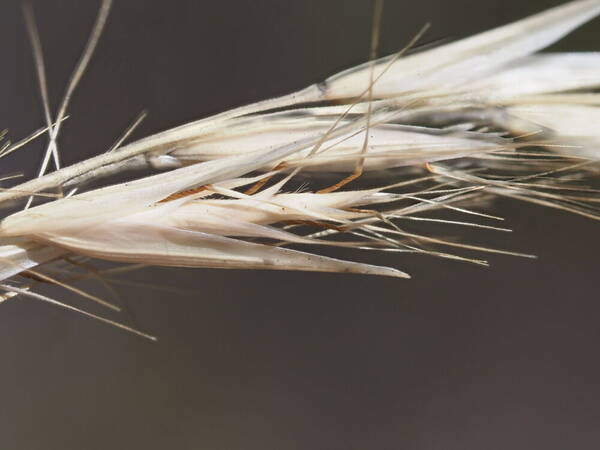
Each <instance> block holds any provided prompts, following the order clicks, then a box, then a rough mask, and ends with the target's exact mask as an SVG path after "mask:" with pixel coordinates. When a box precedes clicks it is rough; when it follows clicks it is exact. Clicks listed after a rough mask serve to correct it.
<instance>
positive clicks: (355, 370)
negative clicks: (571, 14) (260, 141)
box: [0, 0, 600, 450]
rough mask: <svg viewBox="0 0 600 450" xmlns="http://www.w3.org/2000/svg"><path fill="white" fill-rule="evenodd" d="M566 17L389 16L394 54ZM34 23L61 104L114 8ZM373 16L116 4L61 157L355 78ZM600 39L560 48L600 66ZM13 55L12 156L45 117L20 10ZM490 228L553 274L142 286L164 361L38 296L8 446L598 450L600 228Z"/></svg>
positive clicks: (6, 385) (5, 337) (8, 316)
mask: <svg viewBox="0 0 600 450" xmlns="http://www.w3.org/2000/svg"><path fill="white" fill-rule="evenodd" d="M559 3H561V2H559V1H556V0H535V1H533V0H530V1H528V2H523V1H521V0H485V1H481V0H477V1H476V0H453V1H442V0H419V1H416V2H409V1H394V0H388V1H387V2H386V4H385V7H384V21H383V26H382V45H381V53H382V54H383V53H391V52H393V51H395V50H397V49H399V48H401V47H402V46H404V45H405V44H406V42H408V41H409V39H410V38H411V37H412V36H413V35H414V34H415V33H416V32H417V31H418V29H419V28H420V27H421V26H422V25H423V24H424V23H425V22H428V21H430V22H432V25H433V26H432V30H431V31H430V32H429V34H428V37H427V40H434V39H438V38H451V39H452V38H458V37H461V36H465V35H469V34H472V33H475V32H479V31H483V30H485V29H488V28H490V27H493V26H497V25H501V24H503V23H506V22H509V21H512V20H516V19H518V18H521V17H524V16H526V15H528V14H531V13H534V12H536V11H539V10H542V9H544V8H547V7H551V6H555V5H557V4H559ZM33 4H34V7H35V11H36V14H37V19H38V22H39V27H40V33H41V37H42V41H43V45H44V50H45V55H46V60H47V64H48V81H49V87H50V95H51V100H52V104H53V107H54V108H56V105H57V104H58V102H59V100H60V97H61V95H62V92H63V89H64V86H65V82H66V80H67V78H68V76H69V73H70V71H71V69H72V67H73V65H74V63H75V61H76V59H77V58H78V55H79V53H80V51H81V49H82V47H83V44H84V42H85V40H86V38H87V33H88V31H89V29H90V27H91V25H92V23H93V20H94V17H95V14H96V8H97V4H98V3H97V2H96V1H88V0H86V1H81V0H60V1H59V0H56V1H50V0H37V1H34V2H33ZM371 14H372V4H371V2H369V1H358V0H353V1H349V0H338V1H319V0H303V1H281V0H268V1H267V0H259V1H197V0H194V1H192V0H189V1H183V0H181V1H149V0H117V1H115V5H114V9H113V11H112V13H111V16H110V18H109V22H108V24H107V27H106V32H105V34H104V36H103V38H102V40H101V42H100V45H99V47H98V51H97V53H96V56H95V57H94V59H93V61H92V63H91V67H90V70H89V72H88V74H87V75H86V76H85V78H84V79H83V81H82V83H81V86H80V88H79V90H78V91H77V93H76V96H75V98H74V100H73V104H72V108H71V109H70V114H71V118H70V119H69V120H68V122H67V123H66V124H65V126H64V133H63V138H62V140H61V142H62V149H63V152H64V153H63V154H64V159H65V161H66V162H75V161H78V160H80V159H82V158H85V157H88V156H91V155H94V154H97V153H98V152H100V151H103V150H104V149H106V148H107V147H109V146H110V144H111V143H112V142H113V141H114V139H115V138H116V137H117V136H118V135H119V134H120V133H121V131H122V130H123V129H124V128H125V127H126V126H127V124H128V123H130V121H131V120H132V119H133V117H134V116H135V115H136V114H138V113H139V112H140V111H141V110H142V109H144V108H146V109H148V110H149V112H150V116H149V117H148V119H147V120H146V121H145V122H144V124H143V125H142V126H141V127H140V128H139V129H138V131H137V132H136V134H135V135H136V137H141V136H144V135H148V134H150V133H152V132H156V131H159V130H163V129H165V128H168V127H171V126H174V125H178V124H181V123H184V122H187V121H190V120H194V119H197V118H201V117H204V116H207V115H209V114H211V113H215V112H218V111H222V110H225V109H228V108H230V107H233V106H236V105H240V104H243V103H247V102H251V101H255V100H259V99H263V98H265V97H269V96H273V95H278V94H283V93H286V92H289V91H292V90H295V89H297V88H300V87H303V86H305V85H307V84H309V83H311V82H315V81H319V80H321V79H323V78H324V77H325V76H327V75H329V74H331V73H334V72H336V71H337V70H339V69H342V68H346V67H349V66H352V65H354V64H356V63H359V62H362V61H364V60H365V59H366V58H367V55H368V49H369V35H370V22H371ZM599 23H600V22H598V21H596V22H593V23H591V24H588V25H586V26H585V27H583V28H581V29H580V30H578V31H577V32H576V33H574V34H572V35H571V36H569V37H568V38H567V39H565V40H563V41H562V42H561V43H560V44H559V45H557V46H555V47H554V48H555V49H564V50H566V49H570V50H598V49H600V43H599V42H598V37H599V36H600V33H599V26H598V24H599ZM0 57H1V60H2V72H1V73H2V75H1V77H2V78H1V80H2V82H0V101H1V107H0V126H1V127H6V128H9V130H10V135H11V137H12V138H13V139H18V138H19V137H23V136H24V135H26V134H28V133H29V132H31V131H32V130H34V129H36V128H38V127H39V126H41V125H42V124H43V115H42V109H41V106H40V102H39V99H38V94H37V88H36V82H35V75H34V67H33V63H32V58H31V52H30V48H29V42H28V39H27V35H26V31H25V26H24V22H23V19H22V14H21V9H20V2H19V1H17V0H2V2H1V4H0ZM42 144H43V142H42V141H40V142H39V143H37V144H34V145H32V146H31V147H29V148H28V149H27V150H26V151H23V152H21V153H20V154H19V155H17V156H15V157H14V158H12V159H10V160H9V159H6V160H2V173H6V172H10V171H14V170H17V169H23V168H26V170H28V171H29V172H28V173H32V172H33V171H34V170H37V166H38V160H39V156H40V153H41V151H42ZM496 212H497V213H499V214H502V215H504V216H506V217H507V219H508V220H507V226H509V227H511V228H514V229H515V230H516V232H515V233H514V234H512V235H506V234H498V233H473V234H472V235H471V237H472V240H473V241H475V242H480V243H487V244H490V245H494V246H497V247H503V248H510V249H513V250H515V251H522V252H530V253H535V254H537V255H539V256H540V259H539V260H538V261H530V260H521V259H517V258H511V257H502V256H490V258H489V259H490V261H491V262H492V264H493V267H492V268H491V269H482V268H478V267H472V266H468V265H464V264H460V263H453V262H449V261H441V260H436V259H432V258H428V257H416V256H404V255H390V256H382V255H366V254H365V255H361V254H357V253H355V252H348V253H344V252H338V253H337V255H338V256H345V257H349V258H354V259H361V260H363V261H370V262H375V263H379V264H387V265H394V266H396V267H398V268H401V269H403V270H406V271H408V272H410V273H411V274H412V275H413V280H410V281H403V280H395V279H380V278H373V277H360V276H344V275H323V274H306V273H277V272H256V271H253V272H244V271H220V270H188V269H153V270H144V271H141V272H135V273H131V274H129V275H128V276H127V277H124V278H123V279H126V280H129V281H135V282H139V283H150V284H152V285H154V286H156V287H154V288H141V287H131V286H130V287H125V286H119V287H117V288H118V291H119V294H120V296H121V300H120V301H122V302H124V303H126V305H127V306H128V308H129V309H130V310H131V311H132V314H133V315H134V316H135V319H136V322H137V323H138V324H139V326H140V327H142V328H143V329H144V330H146V331H149V332H151V333H154V334H156V335H158V336H159V337H160V340H159V341H158V342H157V343H151V342H148V341H145V340H143V339H141V338H138V337H136V336H133V335H129V334H126V333H123V332H121V331H119V330H116V329H114V328H111V327H108V326H105V325H103V324H100V323H98V322H94V321H91V320H88V319H86V318H82V317H79V316H76V315H74V314H72V313H69V312H67V311H63V310H59V309H56V308H54V307H51V306H49V305H46V304H42V303H39V302H36V301H34V300H29V299H24V298H19V299H16V300H13V301H9V302H6V303H5V304H2V305H0V381H1V383H0V385H1V386H2V387H1V388H0V449H15V450H21V449H23V450H25V449H28V450H37V449H106V448H111V449H126V448H127V449H137V448H144V449H148V450H150V449H166V448H174V449H212V450H252V449H257V450H259V449H260V450H270V449H277V450H288V449H289V450H292V449H298V450H309V449H310V450H314V449H328V450H334V449H340V450H341V449H369V450H387V449H444V450H459V449H460V450H463V449H486V450H495V449H499V450H500V449H502V450H504V449H511V450H520V449H523V450H524V449H527V450H532V449H544V450H553V449H556V450H559V449H560V450H564V449H578V450H582V449H595V448H598V446H599V444H600V427H599V423H600V387H599V385H598V378H599V376H600V363H599V362H598V342H599V338H600V332H599V327H598V314H599V313H600V305H599V304H598V294H597V291H598V290H597V283H596V277H597V276H598V275H597V261H598V255H597V253H598V250H599V245H598V239H597V233H598V224H597V223H593V222H592V221H590V220H586V219H583V218H579V217H576V216H572V215H569V214H566V213H560V212H555V211H550V210H548V209H544V208H541V207H535V206H531V205H527V204H521V203H514V202H509V201H502V202H498V203H497V204H496ZM452 231H453V232H454V230H452ZM456 232H457V233H458V232H461V233H463V234H462V235H463V236H465V235H466V233H465V232H464V230H462V231H461V230H456ZM469 234H470V232H469ZM161 286H162V287H167V286H170V287H175V288H178V289H186V290H187V291H189V293H175V292H172V291H164V290H159V289H158V288H157V287H161ZM97 291H98V292H101V291H100V289H97ZM45 292H49V293H52V295H55V296H57V297H59V298H61V299H64V300H65V301H69V302H72V303H73V304H78V305H80V306H84V305H86V303H85V302H84V301H81V300H78V299H75V298H73V297H72V296H71V295H68V294H66V293H65V292H64V291H61V290H53V289H46V290H45ZM86 306H87V305H86ZM91 309H93V308H91ZM95 311H97V312H100V311H98V310H95ZM121 320H128V319H127V316H124V317H122V318H121Z"/></svg>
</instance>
